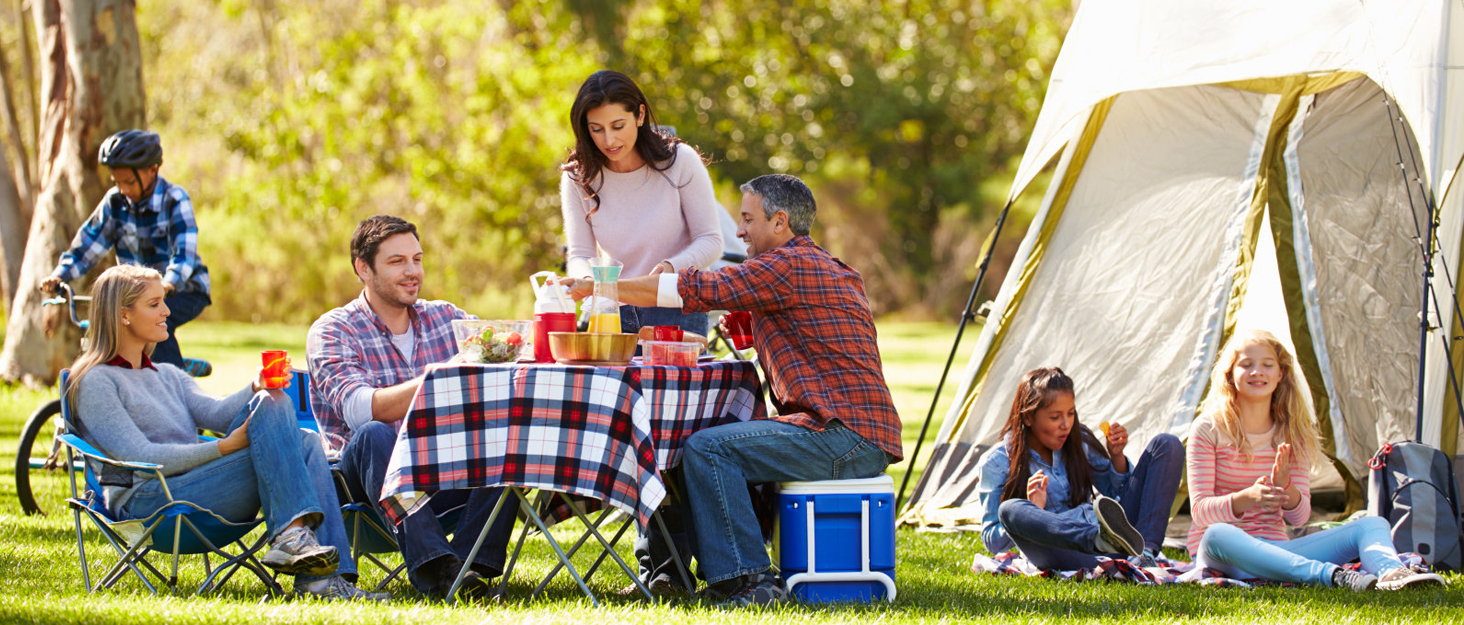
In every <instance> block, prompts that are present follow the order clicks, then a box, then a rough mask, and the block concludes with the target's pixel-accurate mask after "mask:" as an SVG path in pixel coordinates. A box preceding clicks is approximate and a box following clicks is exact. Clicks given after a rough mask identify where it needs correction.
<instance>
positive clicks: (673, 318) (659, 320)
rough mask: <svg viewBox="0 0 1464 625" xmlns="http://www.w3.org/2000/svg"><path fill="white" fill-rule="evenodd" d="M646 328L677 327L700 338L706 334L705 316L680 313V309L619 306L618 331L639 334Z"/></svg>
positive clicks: (701, 313) (704, 314) (700, 313)
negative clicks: (698, 335)
mask: <svg viewBox="0 0 1464 625" xmlns="http://www.w3.org/2000/svg"><path fill="white" fill-rule="evenodd" d="M646 326H679V327H680V328H681V329H682V330H685V331H687V332H695V333H697V334H700V335H702V336H706V334H707V314H706V313H704V312H699V313H686V312H681V309H680V308H656V307H651V306H621V307H620V331H621V332H627V333H632V334H633V333H636V332H639V331H640V329H641V328H644V327H646Z"/></svg>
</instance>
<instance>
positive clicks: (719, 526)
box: [681, 420, 889, 584]
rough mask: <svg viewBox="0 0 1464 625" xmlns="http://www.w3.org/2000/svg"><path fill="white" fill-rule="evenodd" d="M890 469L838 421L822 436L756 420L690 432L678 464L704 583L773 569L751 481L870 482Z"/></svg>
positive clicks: (873, 449)
mask: <svg viewBox="0 0 1464 625" xmlns="http://www.w3.org/2000/svg"><path fill="white" fill-rule="evenodd" d="M888 464H889V456H888V455H887V454H886V453H885V452H884V450H882V449H880V448H879V447H876V446H875V445H874V443H871V442H869V441H867V440H865V439H864V437H862V436H860V435H858V434H856V433H855V432H854V431H853V430H850V429H849V428H846V427H844V425H843V424H842V423H839V422H838V421H831V422H829V424H828V427H827V429H825V430H824V431H822V432H815V431H813V430H809V429H806V428H802V427H799V426H796V425H790V424H787V423H780V422H777V421H772V420H758V421H747V422H744V423H733V424H729V425H722V426H718V427H714V428H707V429H705V430H702V431H700V432H697V433H695V434H692V435H691V436H690V437H689V438H687V439H686V447H685V450H684V456H683V458H682V461H681V467H682V471H683V472H684V474H685V477H686V487H687V488H686V490H687V496H688V498H689V499H690V504H691V505H690V508H691V519H692V524H693V527H694V528H695V531H694V532H693V533H694V534H695V536H694V538H695V542H696V546H697V552H696V556H697V562H699V563H700V567H701V573H703V574H704V575H705V576H706V580H707V583H709V584H715V583H717V582H721V581H725V580H729V579H732V578H734V577H738V576H743V575H751V574H754V573H763V572H766V571H767V570H768V569H769V568H770V567H772V561H771V560H769V559H768V552H767V549H766V548H765V547H764V545H763V538H762V530H761V529H760V528H759V526H758V522H757V517H756V515H755V514H754V513H753V506H752V498H751V496H750V495H748V492H747V485H748V484H760V483H765V482H787V481H818V480H844V479H856V478H868V477H874V476H876V475H879V474H880V473H883V472H884V470H885V467H886V466H887V465H888Z"/></svg>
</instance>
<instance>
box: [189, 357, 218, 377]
mask: <svg viewBox="0 0 1464 625" xmlns="http://www.w3.org/2000/svg"><path fill="white" fill-rule="evenodd" d="M182 369H183V372H184V373H187V374H188V375H189V376H191V377H195V378H206V377H208V376H210V375H213V365H211V364H209V362H208V361H207V360H199V359H197V358H184V359H183V367H182Z"/></svg>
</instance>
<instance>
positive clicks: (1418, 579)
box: [1378, 566, 1444, 590]
mask: <svg viewBox="0 0 1464 625" xmlns="http://www.w3.org/2000/svg"><path fill="white" fill-rule="evenodd" d="M1443 585H1444V578H1442V577H1439V576H1438V575H1437V574H1434V573H1430V572H1429V571H1428V569H1426V568H1423V567H1412V566H1400V567H1398V568H1396V569H1393V570H1391V571H1388V572H1387V573H1383V576H1382V577H1379V578H1378V589H1379V590H1402V589H1404V588H1408V587H1410V586H1443Z"/></svg>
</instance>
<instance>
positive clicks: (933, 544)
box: [0, 323, 1464, 623]
mask: <svg viewBox="0 0 1464 625" xmlns="http://www.w3.org/2000/svg"><path fill="white" fill-rule="evenodd" d="M880 330H881V334H880V343H881V349H882V351H883V353H884V357H885V368H886V373H887V376H888V377H889V380H890V383H891V388H892V390H893V392H894V394H895V401H896V404H897V406H898V408H899V410H900V413H901V415H902V416H903V417H904V419H905V426H906V429H905V443H906V449H907V450H910V449H913V446H914V439H915V436H916V434H917V433H918V428H919V425H920V422H921V421H923V420H924V418H925V413H926V411H927V410H928V408H929V404H930V397H931V393H932V392H933V391H934V388H935V384H936V382H937V380H938V378H939V376H940V369H941V366H942V365H943V364H944V361H945V358H946V356H947V355H948V354H949V351H950V345H951V338H952V336H953V335H954V332H955V330H954V328H953V327H947V326H944V325H940V324H888V325H883V326H881V328H880ZM181 338H182V342H183V345H184V346H185V348H186V350H187V351H188V353H189V354H190V355H197V356H201V357H205V358H208V359H210V360H211V361H212V362H213V363H214V365H215V371H216V373H215V375H214V376H213V377H211V378H208V379H205V380H203V381H202V382H203V385H204V386H205V388H208V389H210V390H213V391H218V392H228V391H232V390H234V389H235V388H237V387H238V386H239V385H241V384H243V383H244V382H245V380H247V379H248V378H249V377H250V376H252V375H253V373H254V371H255V370H256V369H257V368H258V366H259V362H258V358H259V356H258V352H259V350H261V349H274V348H285V349H289V350H290V352H291V353H292V354H294V355H295V357H296V358H297V360H302V356H303V343H304V338H305V328H304V327H296V326H254V325H248V324H223V323H195V324H190V325H188V326H185V328H184V332H183V333H182V337H181ZM975 338H976V337H975V335H974V333H973V332H972V331H969V330H968V334H967V335H966V337H965V338H964V339H963V340H962V343H963V344H964V345H963V349H962V352H963V354H962V355H961V356H960V357H958V358H957V364H956V369H957V372H956V373H955V374H953V376H956V377H958V376H959V371H960V370H961V369H963V368H964V364H965V359H966V354H969V350H970V347H971V345H972V344H974V343H975ZM955 383H956V381H955V380H954V379H952V380H949V381H948V382H947V389H946V392H945V394H946V395H947V398H946V401H947V402H948V401H949V395H950V394H952V393H953V390H954V389H953V388H952V386H953V385H954V384H955ZM50 396H51V394H50V393H47V392H34V391H28V390H23V389H0V454H3V455H4V457H6V458H10V457H13V454H14V448H15V438H16V435H17V432H18V430H19V428H20V424H21V421H22V420H24V419H25V418H26V416H27V415H29V413H30V411H31V410H32V409H33V408H34V406H36V405H37V404H39V403H40V402H41V401H44V400H45V399H47V398H49V397H50ZM944 411H945V408H944V407H941V408H939V409H938V410H937V411H936V415H937V419H936V421H937V423H935V424H933V425H932V427H931V430H932V433H931V436H932V437H933V436H934V432H935V430H936V429H937V428H938V427H939V420H940V417H942V416H943V415H944ZM928 450H929V446H928V443H927V447H926V451H923V452H922V455H928ZM0 466H3V469H0V574H3V575H4V577H3V580H4V583H5V592H3V593H0V622H7V623H8V622H38V623H137V622H147V623H275V622H279V623H377V622H387V623H397V622H433V623H476V622H480V621H484V620H493V621H500V620H501V621H506V622H536V623H537V622H552V623H584V622H605V623H611V622H614V623H623V622H624V623H665V622H684V623H700V622H737V623H751V622H761V621H777V622H788V623H849V622H868V623H875V622H880V623H883V622H897V623H944V622H965V621H1002V622H1036V623H1047V622H1064V623H1067V622H1073V621H1084V622H1109V623H1130V622H1140V621H1142V622H1170V621H1180V622H1298V623H1302V622H1306V623H1372V622H1415V623H1439V622H1464V616H1461V611H1460V610H1459V608H1458V606H1459V605H1460V604H1461V603H1464V590H1461V588H1464V586H1461V585H1460V584H1461V582H1464V579H1461V577H1460V576H1459V575H1450V576H1448V578H1449V579H1450V581H1451V582H1452V583H1453V584H1454V585H1453V586H1451V587H1449V588H1446V589H1434V590H1424V591H1418V592H1404V593H1383V592H1373V593H1366V594H1355V593H1347V592H1341V591H1330V590H1320V589H1309V588H1290V589H1282V588H1258V589H1252V590H1238V589H1215V588H1202V587H1197V586H1191V585H1182V586H1171V587H1163V588H1150V587H1139V586H1135V585H1130V584H1109V583H1072V582H1057V581H1051V580H1046V579H1029V578H1015V577H996V576H991V575H976V574H973V573H971V572H970V569H969V567H970V563H971V556H972V555H973V554H975V553H977V552H978V551H980V549H981V548H980V546H979V541H978V540H977V538H976V537H975V536H974V535H971V534H937V533H917V532H914V531H911V530H908V529H902V530H900V531H899V533H898V537H897V540H898V554H899V560H898V566H897V579H898V581H899V600H898V601H896V602H895V603H894V604H893V605H884V604H880V605H875V606H802V605H785V606H780V607H778V608H776V609H775V610H773V611H770V612H769V611H747V612H731V613H724V612H720V611H718V610H715V609H711V608H707V607H702V606H700V605H696V604H685V603H683V604H672V605H651V604H647V603H645V602H643V601H640V600H634V599H623V598H620V597H618V596H616V595H615V594H614V592H613V591H614V590H615V589H618V588H620V587H623V586H625V585H626V583H627V580H626V579H625V578H624V577H623V576H622V575H621V574H620V573H619V572H618V571H616V570H615V569H614V568H613V565H611V566H610V567H609V568H603V569H602V570H601V572H600V573H598V574H597V575H596V576H595V578H594V579H593V580H592V581H591V587H592V588H593V589H594V590H595V592H596V593H597V594H598V595H600V597H601V599H602V601H603V602H604V605H603V607H601V608H599V609H594V608H591V607H590V605H589V603H588V601H587V600H585V599H584V598H583V596H581V595H580V594H579V592H578V590H577V589H576V588H575V587H574V586H573V584H572V582H571V581H570V580H569V579H568V578H567V577H566V576H564V575H563V574H561V575H560V577H559V578H558V579H556V580H555V582H554V583H553V584H552V585H551V586H550V588H549V591H548V595H549V596H548V597H547V598H540V599H536V600H533V601H527V600H525V599H523V597H525V596H526V595H527V594H528V593H529V591H530V590H531V589H532V586H533V584H532V583H531V582H530V581H529V580H530V579H531V578H537V577H539V576H542V575H543V574H544V573H545V572H547V570H548V568H549V566H550V562H551V559H552V556H551V555H550V552H549V549H548V547H547V542H546V541H544V540H543V539H542V538H533V539H530V541H529V544H528V547H527V550H528V553H527V555H526V556H525V559H524V561H523V562H522V563H521V565H520V566H521V568H520V572H522V573H523V574H522V575H515V579H514V580H513V581H512V582H511V583H510V588H509V595H510V597H512V599H511V600H510V601H508V602H507V603H506V604H504V605H501V606H493V607H486V608H485V607H472V606H466V607H447V606H443V605H440V604H432V603H427V602H423V601H421V600H419V599H418V598H417V597H416V595H415V593H414V592H413V591H412V590H411V589H410V588H409V587H408V585H407V584H406V583H405V582H400V581H399V582H394V583H393V584H392V585H391V586H390V587H389V591H390V592H392V594H393V596H394V599H395V600H394V601H392V602H389V603H387V604H384V605H333V604H324V603H318V602H310V601H291V602H285V601H277V602H267V603H263V604H261V602H260V600H259V598H260V596H261V594H262V589H263V586H262V585H261V584H260V583H259V582H258V581H255V580H252V579H245V578H243V577H236V578H235V579H234V580H233V581H232V582H231V583H230V585H229V586H228V587H227V588H226V590H225V592H224V593H223V594H222V595H221V596H218V597H210V598H196V597H152V596H150V595H148V594H147V593H146V591H145V590H144V589H143V588H142V587H141V585H140V584H137V583H135V582H133V581H127V582H124V583H123V584H121V585H119V587H118V588H116V589H114V590H111V591H107V592H104V593H102V594H100V595H96V596H87V595H85V593H84V592H83V591H82V587H81V580H80V575H79V573H78V569H77V565H76V543H75V534H74V531H73V529H72V524H71V518H70V516H69V515H55V516H50V517H27V516H24V515H22V514H20V511H19V507H18V505H17V504H16V502H15V491H14V482H13V476H12V474H11V473H12V469H11V464H10V462H9V461H5V462H4V463H3V465H0ZM898 470H902V468H901V467H892V473H895V477H896V479H897V480H898V479H899V477H900V475H899V473H898ZM571 533H572V531H571V530H570V529H569V528H567V527H566V528H561V529H556V530H555V536H556V537H557V538H559V539H560V540H568V539H570V536H571ZM103 548H104V545H101V544H99V543H97V542H96V540H95V539H93V540H91V541H89V543H88V553H89V554H102V553H103ZM621 552H622V554H624V555H625V556H626V557H629V546H628V545H626V546H625V548H623V549H621ZM588 560H589V558H588V556H582V557H580V558H577V564H578V565H579V566H581V567H582V568H583V567H584V566H587V565H588ZM388 561H390V562H395V561H396V560H395V559H389V560H388ZM362 564H363V571H365V570H366V569H365V566H366V565H365V563H364V562H363V563H362ZM380 577H381V576H380V574H379V573H374V572H366V573H363V578H364V579H365V580H367V581H370V582H373V583H374V581H375V580H379V579H380ZM182 579H183V580H185V581H188V580H192V581H195V582H196V581H197V580H200V579H202V571H201V567H199V566H198V565H196V564H190V565H189V566H186V567H185V569H184V572H183V573H182Z"/></svg>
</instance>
